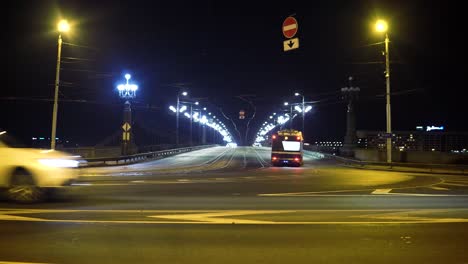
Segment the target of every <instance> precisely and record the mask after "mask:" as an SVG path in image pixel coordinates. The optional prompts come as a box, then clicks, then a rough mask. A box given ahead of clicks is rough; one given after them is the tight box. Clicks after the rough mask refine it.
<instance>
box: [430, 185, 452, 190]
mask: <svg viewBox="0 0 468 264" xmlns="http://www.w3.org/2000/svg"><path fill="white" fill-rule="evenodd" d="M430 188H431V189H433V190H437V191H448V190H450V189H448V188H443V187H437V186H432V187H430Z"/></svg>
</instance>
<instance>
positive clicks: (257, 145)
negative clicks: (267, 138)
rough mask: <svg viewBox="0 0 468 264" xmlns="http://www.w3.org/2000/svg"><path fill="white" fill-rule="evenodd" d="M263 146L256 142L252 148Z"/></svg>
mask: <svg viewBox="0 0 468 264" xmlns="http://www.w3.org/2000/svg"><path fill="white" fill-rule="evenodd" d="M261 146H262V144H260V143H258V142H255V143H253V144H252V147H261Z"/></svg>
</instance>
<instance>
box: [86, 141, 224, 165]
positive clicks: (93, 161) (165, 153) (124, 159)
mask: <svg viewBox="0 0 468 264" xmlns="http://www.w3.org/2000/svg"><path fill="white" fill-rule="evenodd" d="M216 146H219V145H203V146H194V147H185V148H176V149H166V150H160V151H153V152H146V153H138V154H133V155H127V156H119V157H104V158H88V159H85V162H82V163H80V167H96V166H114V165H125V164H132V163H137V162H141V161H145V160H154V159H162V158H165V157H169V156H173V155H177V154H180V153H184V152H190V151H194V150H200V149H204V148H211V147H216Z"/></svg>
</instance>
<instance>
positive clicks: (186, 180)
mask: <svg viewBox="0 0 468 264" xmlns="http://www.w3.org/2000/svg"><path fill="white" fill-rule="evenodd" d="M177 181H178V182H189V181H190V180H188V179H177Z"/></svg>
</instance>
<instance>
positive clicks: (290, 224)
mask: <svg viewBox="0 0 468 264" xmlns="http://www.w3.org/2000/svg"><path fill="white" fill-rule="evenodd" d="M268 161H269V150H268V149H266V148H250V147H249V148H247V147H245V148H225V147H218V148H211V149H204V150H200V151H195V152H190V153H185V154H181V155H178V156H174V157H170V158H166V159H161V160H156V161H152V162H147V163H141V164H134V165H129V166H116V167H106V168H86V169H83V170H82V177H81V178H80V182H79V183H78V184H77V185H76V186H73V188H71V189H67V190H62V191H61V192H60V193H57V194H56V195H55V197H53V198H51V199H50V200H49V201H48V202H46V203H40V204H32V205H31V204H30V205H23V204H14V203H9V202H8V201H5V200H3V201H0V234H1V236H0V263H1V262H2V261H6V262H29V263H375V262H379V263H442V262H444V263H468V254H467V253H466V248H467V244H468V243H467V242H466V240H467V239H468V178H467V176H461V175H442V174H437V175H435V174H422V173H419V174H418V173H407V172H405V173H399V172H387V171H374V170H362V169H355V168H349V167H343V166H341V165H340V164H338V163H336V162H334V161H333V160H327V159H324V158H323V157H321V156H320V155H318V154H314V153H306V155H305V165H304V166H303V167H271V166H270V165H269V162H268Z"/></svg>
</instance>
